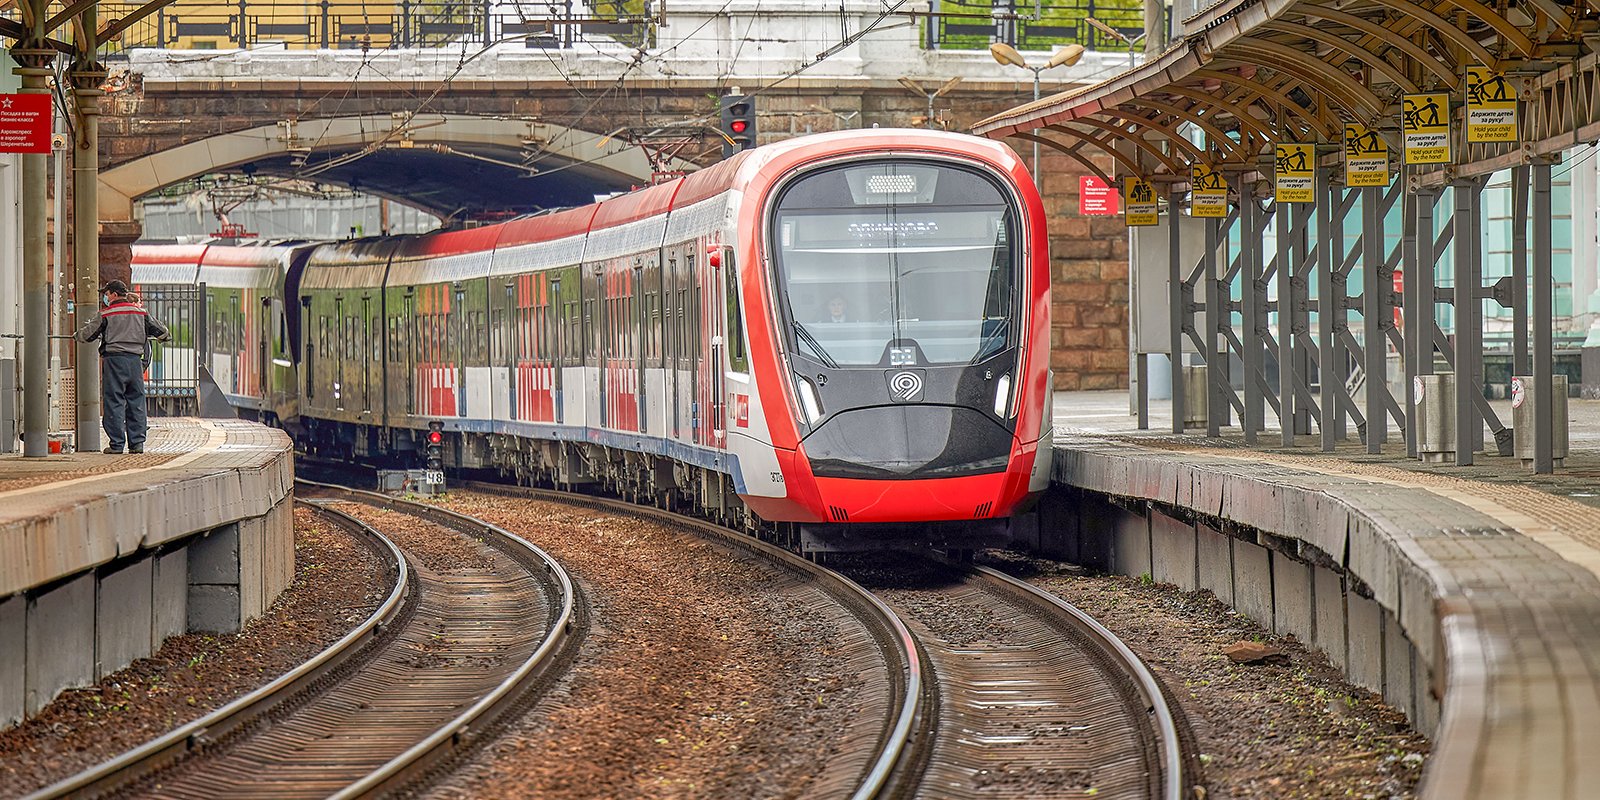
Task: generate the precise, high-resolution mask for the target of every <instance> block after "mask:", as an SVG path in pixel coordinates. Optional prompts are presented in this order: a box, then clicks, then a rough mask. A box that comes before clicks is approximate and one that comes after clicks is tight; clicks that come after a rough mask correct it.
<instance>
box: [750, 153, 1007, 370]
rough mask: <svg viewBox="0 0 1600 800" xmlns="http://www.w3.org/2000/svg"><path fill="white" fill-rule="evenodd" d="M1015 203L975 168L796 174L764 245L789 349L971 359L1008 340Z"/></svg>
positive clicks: (934, 361) (839, 357)
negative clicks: (772, 253) (771, 250)
mask: <svg viewBox="0 0 1600 800" xmlns="http://www.w3.org/2000/svg"><path fill="white" fill-rule="evenodd" d="M1016 227H1017V213H1016V208H1015V206H1014V204H1013V202H1011V201H1010V200H1009V199H1008V198H1007V196H1006V195H1005V194H1004V193H1003V192H1002V191H1001V188H1000V186H999V185H998V184H997V183H996V182H995V181H993V180H991V179H989V178H987V177H985V176H983V175H981V174H980V173H978V172H976V171H974V170H969V169H965V168H960V167H954V166H946V165H938V164H931V163H928V162H922V161H910V160H904V161H876V162H870V163H868V164H859V165H852V166H845V167H836V168H832V169H826V170H821V171H818V172H815V173H812V174H809V175H806V176H804V177H801V178H799V179H798V180H796V181H794V182H793V183H791V184H789V186H788V187H787V188H786V189H785V190H784V192H783V194H782V195H781V196H780V197H779V199H778V203H777V206H776V212H775V217H774V220H773V231H772V237H773V241H774V242H775V243H776V245H777V247H776V248H775V249H776V251H777V252H776V255H777V258H776V263H777V269H778V277H779V281H780V285H781V286H782V287H783V299H784V300H785V301H786V303H787V306H788V308H787V312H788V316H789V323H790V328H791V331H792V334H793V335H792V342H791V346H792V347H793V348H794V352H797V353H800V354H803V355H806V356H808V357H810V358H813V359H816V360H817V361H819V362H821V363H822V364H824V365H827V366H829V367H835V368H837V367H846V366H886V367H887V366H911V365H944V364H974V363H977V362H979V361H981V360H983V359H985V358H988V357H990V356H992V355H995V354H996V353H999V352H1001V351H1002V350H1005V349H1006V348H1007V347H1008V345H1009V344H1010V342H1011V341H1012V340H1013V339H1014V338H1015V337H1016V336H1017V335H1018V333H1019V332H1018V331H1015V330H1013V329H1012V325H1011V324H1010V322H1011V319H1012V316H1013V314H1012V311H1013V308H1014V306H1015V304H1016V302H1017V301H1016V298H1015V296H1014V295H1015V287H1014V283H1015V281H1014V278H1013V276H1014V275H1015V274H1016V261H1017V253H1016V252H1015V251H1016V249H1017V245H1016V233H1015V230H1016Z"/></svg>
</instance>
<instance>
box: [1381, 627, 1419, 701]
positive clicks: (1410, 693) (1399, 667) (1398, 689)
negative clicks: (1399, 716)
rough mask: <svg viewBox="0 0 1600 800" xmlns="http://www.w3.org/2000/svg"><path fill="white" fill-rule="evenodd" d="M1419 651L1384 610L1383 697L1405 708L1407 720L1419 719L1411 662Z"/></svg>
mask: <svg viewBox="0 0 1600 800" xmlns="http://www.w3.org/2000/svg"><path fill="white" fill-rule="evenodd" d="M1415 660H1416V652H1415V651H1414V650H1413V649H1412V647H1411V642H1409V641H1406V635H1405V631H1402V630H1401V629H1400V622H1399V620H1397V619H1395V616H1394V615H1393V614H1390V613H1388V612H1384V613H1383V699H1384V700H1385V701H1387V702H1388V703H1389V705H1391V706H1394V707H1395V708H1398V709H1400V710H1401V711H1404V712H1405V714H1406V718H1407V719H1416V718H1417V709H1416V707H1415V705H1414V701H1415V699H1416V692H1415V689H1414V687H1415V685H1416V684H1415V682H1414V681H1413V680H1412V673H1411V664H1412V662H1414V661H1415Z"/></svg>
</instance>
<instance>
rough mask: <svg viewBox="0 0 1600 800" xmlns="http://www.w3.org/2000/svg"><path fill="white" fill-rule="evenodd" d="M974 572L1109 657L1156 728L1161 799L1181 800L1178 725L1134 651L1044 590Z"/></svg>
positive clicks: (985, 571) (976, 567)
mask: <svg viewBox="0 0 1600 800" xmlns="http://www.w3.org/2000/svg"><path fill="white" fill-rule="evenodd" d="M969 566H970V567H971V568H972V569H973V570H974V571H975V572H977V573H979V574H981V575H983V576H985V577H987V578H989V579H991V580H994V581H996V582H998V583H1000V584H1001V585H1003V586H1005V587H1006V588H1009V589H1011V590H1013V591H1015V592H1018V593H1021V594H1024V595H1026V596H1027V597H1028V598H1029V599H1031V600H1033V601H1034V602H1036V603H1039V604H1042V605H1046V606H1048V607H1050V608H1052V609H1054V610H1056V611H1058V612H1060V614H1061V618H1062V619H1064V620H1065V621H1067V622H1070V623H1071V624H1072V625H1073V626H1074V627H1076V628H1077V629H1078V630H1079V631H1080V632H1081V633H1083V634H1084V635H1085V636H1086V637H1088V638H1089V640H1090V641H1092V642H1094V643H1095V644H1096V645H1097V646H1098V647H1099V648H1100V650H1101V651H1102V652H1104V653H1106V654H1107V655H1108V656H1111V658H1112V660H1113V661H1114V662H1116V664H1117V666H1118V667H1120V668H1121V669H1122V670H1123V671H1124V672H1125V673H1127V675H1128V677H1129V678H1131V679H1132V680H1133V684H1134V686H1135V687H1136V688H1137V689H1138V691H1139V698H1140V700H1141V701H1142V702H1143V704H1144V708H1145V713H1146V714H1148V715H1149V716H1150V717H1152V723H1153V727H1154V728H1155V732H1156V738H1157V744H1158V749H1159V750H1160V752H1161V779H1162V791H1161V795H1160V796H1161V798H1162V800H1181V798H1182V797H1183V782H1184V774H1183V749H1182V745H1181V744H1180V743H1179V740H1178V725H1177V721H1176V720H1174V719H1173V716H1172V710H1171V708H1170V707H1169V706H1168V705H1167V698H1166V694H1165V693H1164V692H1162V691H1161V684H1160V683H1158V682H1157V681H1156V678H1155V675H1153V674H1151V672H1150V668H1149V667H1146V666H1145V665H1144V661H1143V660H1141V659H1140V658H1139V656H1138V655H1137V654H1135V653H1134V652H1133V650H1131V649H1129V648H1128V646H1127V645H1126V644H1124V643H1123V642H1122V640H1121V639H1119V638H1117V635H1116V634H1114V633H1112V632H1111V631H1109V630H1107V629H1106V627H1105V626H1104V625H1101V624H1100V623H1099V622H1097V621H1095V619H1094V617H1091V616H1089V615H1088V614H1086V613H1084V612H1083V611H1082V610H1081V609H1079V608H1078V607H1077V606H1074V605H1072V604H1071V603H1068V602H1067V601H1065V600H1063V599H1061V598H1060V597H1057V596H1056V595H1054V594H1051V593H1049V592H1046V591H1044V590H1043V589H1040V588H1039V587H1037V586H1034V585H1033V584H1031V583H1028V582H1027V581H1024V580H1021V579H1019V578H1014V577H1012V576H1010V575H1007V574H1005V573H1004V572H1001V571H999V570H996V569H992V568H990V567H985V566H981V565H976V564H974V565H969Z"/></svg>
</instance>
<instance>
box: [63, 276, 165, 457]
mask: <svg viewBox="0 0 1600 800" xmlns="http://www.w3.org/2000/svg"><path fill="white" fill-rule="evenodd" d="M100 291H101V294H102V295H103V296H104V298H105V299H104V300H103V302H104V304H105V307H104V308H102V309H101V310H100V318H99V319H97V320H94V321H92V322H90V323H88V324H86V325H84V326H83V327H82V328H79V329H78V341H80V342H91V341H94V340H95V339H99V340H100V393H101V398H100V400H101V403H102V405H103V410H102V412H101V415H100V422H101V424H102V425H104V426H105V429H106V436H107V437H108V438H109V439H110V440H111V443H110V445H109V446H108V447H106V449H105V450H104V452H106V453H111V454H121V453H122V447H123V444H124V443H126V444H127V447H128V452H130V453H143V452H144V437H145V427H146V426H145V417H144V370H145V366H146V363H145V358H146V353H147V352H148V351H147V348H146V340H147V339H156V340H158V341H166V340H167V337H168V336H169V335H170V334H169V332H168V331H167V328H166V326H165V325H162V324H161V323H159V322H157V321H155V320H153V319H151V318H150V317H149V316H148V315H146V314H145V312H144V309H143V308H142V307H140V306H139V304H138V303H136V302H134V301H133V299H132V298H131V296H130V295H129V292H128V285H127V284H126V283H123V282H122V281H112V282H110V283H108V284H106V285H105V286H104V287H103V288H102V289H101V290H100Z"/></svg>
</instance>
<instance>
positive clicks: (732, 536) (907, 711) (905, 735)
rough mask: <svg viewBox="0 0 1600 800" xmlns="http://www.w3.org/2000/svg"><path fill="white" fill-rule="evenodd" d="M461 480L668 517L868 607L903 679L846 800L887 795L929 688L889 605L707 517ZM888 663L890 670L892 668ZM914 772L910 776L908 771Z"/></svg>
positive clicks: (913, 646)
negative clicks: (887, 722)
mask: <svg viewBox="0 0 1600 800" xmlns="http://www.w3.org/2000/svg"><path fill="white" fill-rule="evenodd" d="M458 485H462V486H464V487H465V488H472V489H476V490H478V491H483V492H486V493H489V494H499V495H502V496H507V495H509V496H517V497H528V498H531V499H536V500H545V501H548V502H553V503H561V504H563V505H568V506H580V507H587V508H592V509H596V510H603V511H607V512H611V513H620V514H627V515H630V516H634V517H649V518H653V519H656V520H658V521H664V522H669V523H672V524H674V525H681V526H684V527H688V528H692V529H694V530H696V531H699V532H701V533H704V534H706V535H709V536H712V537H714V538H716V539H717V540H718V541H720V542H723V543H725V544H728V545H732V546H734V547H739V548H743V549H745V550H748V551H750V552H752V553H755V554H756V555H758V556H761V557H762V558H765V559H768V560H771V561H776V562H778V563H779V564H782V565H784V566H786V567H789V568H790V569H793V570H795V571H797V572H800V573H803V574H805V575H808V576H811V577H813V578H815V579H817V580H818V581H820V582H822V583H824V584H827V585H830V586H833V587H835V590H836V592H837V594H840V595H843V596H846V597H848V598H850V599H851V600H853V601H855V602H856V603H859V604H860V605H862V606H864V607H865V608H867V609H869V610H870V611H871V612H872V613H873V614H874V615H876V616H877V617H878V619H877V620H876V622H877V624H878V626H880V629H881V630H880V631H878V632H879V633H882V632H883V630H886V631H887V632H888V633H889V634H890V635H889V636H879V637H876V638H879V639H880V643H881V644H883V645H885V653H888V652H890V651H889V648H891V647H896V648H898V651H897V652H894V653H893V655H894V656H895V658H897V659H898V660H900V662H901V676H902V680H903V683H904V686H903V687H902V689H903V690H902V691H901V693H900V703H899V709H898V710H897V712H896V713H895V715H894V719H893V724H892V725H891V726H888V731H887V733H886V734H885V735H884V737H883V739H882V740H881V742H880V746H879V750H878V757H877V758H876V759H875V760H874V761H873V763H872V766H871V768H870V769H868V770H867V771H866V772H865V774H864V775H863V776H862V778H861V780H860V781H859V783H858V784H857V787H856V790H855V792H853V793H852V794H851V795H850V798H851V800H873V799H874V798H879V797H887V796H891V795H893V794H894V793H896V792H897V791H899V787H896V786H894V785H893V782H894V780H895V779H896V778H897V777H905V776H904V775H896V771H897V770H899V769H900V768H901V767H902V766H903V765H904V762H905V761H906V760H907V759H908V757H909V756H910V754H911V751H912V748H911V747H910V742H911V739H912V736H913V734H914V733H915V732H916V731H918V730H919V729H920V725H919V723H920V722H922V721H923V715H924V711H925V708H924V705H923V697H924V692H925V691H927V689H928V688H930V685H929V684H928V683H927V682H926V681H925V679H924V677H923V676H924V674H925V673H926V668H925V667H924V665H923V663H922V655H921V651H920V649H919V647H918V645H917V639H916V637H915V636H914V635H912V633H911V631H910V630H908V629H907V628H906V626H905V623H904V622H902V621H901V620H900V617H899V615H898V614H896V613H895V612H894V610H893V609H891V608H889V606H888V604H887V603H885V602H883V600H881V599H880V598H878V596H877V595H874V594H873V593H872V592H870V591H867V590H866V589H865V588H863V587H862V586H861V585H860V584H858V583H856V582H855V581H852V580H850V579H849V578H846V577H845V576H843V575H840V574H839V573H837V572H834V571H833V570H830V569H826V568H824V567H821V566H818V565H816V564H813V563H811V562H810V561H807V560H805V559H804V558H801V557H800V556H798V555H795V554H794V553H792V552H790V551H788V550H785V549H783V548H781V547H777V546H775V545H772V544H768V543H766V542H763V541H761V540H759V539H757V538H756V537H754V536H749V535H747V534H744V533H742V532H739V531H734V530H732V529H729V528H725V527H723V526H721V525H718V524H716V523H713V522H708V521H706V520H702V519H698V518H695V517H689V516H685V515H683V514H678V513H674V512H671V511H666V510H663V509H659V508H655V507H653V506H644V505H637V504H634V503H629V502H627V501H624V500H616V499H612V498H606V497H595V496H592V495H580V494H573V493H570V492H561V491H555V490H552V489H535V488H530V487H525V486H509V485H505V484H497V483H481V482H476V481H467V482H465V483H464V484H458ZM893 671H894V670H893V665H892V664H891V665H890V672H891V673H893ZM913 777H914V776H913Z"/></svg>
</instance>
